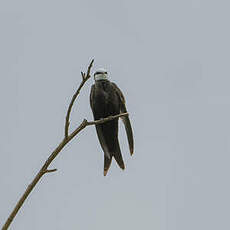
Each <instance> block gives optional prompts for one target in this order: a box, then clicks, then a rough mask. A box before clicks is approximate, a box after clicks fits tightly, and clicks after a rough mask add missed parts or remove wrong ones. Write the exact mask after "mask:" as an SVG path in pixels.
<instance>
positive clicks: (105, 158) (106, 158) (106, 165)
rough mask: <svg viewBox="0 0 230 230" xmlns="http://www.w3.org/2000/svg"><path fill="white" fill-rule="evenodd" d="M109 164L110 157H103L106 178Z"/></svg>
mask: <svg viewBox="0 0 230 230" xmlns="http://www.w3.org/2000/svg"><path fill="white" fill-rule="evenodd" d="M111 162H112V157H110V158H108V157H107V156H106V155H104V176H106V174H107V172H108V171H109V168H110V165H111Z"/></svg>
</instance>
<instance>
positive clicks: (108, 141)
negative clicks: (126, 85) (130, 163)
mask: <svg viewBox="0 0 230 230" xmlns="http://www.w3.org/2000/svg"><path fill="white" fill-rule="evenodd" d="M94 76H95V84H94V85H92V87H91V92H90V106H91V109H92V111H93V115H94V119H95V120H99V119H101V118H105V117H108V116H111V115H116V114H119V113H124V112H127V110H126V106H125V99H124V96H123V94H122V92H121V90H120V89H119V88H118V87H117V86H116V84H114V83H112V82H110V81H109V80H108V79H107V72H106V71H104V72H103V71H102V70H100V71H98V72H96V73H95V75H94ZM122 120H123V122H124V125H125V129H126V133H127V137H128V142H129V148H130V153H131V155H132V154H133V133H132V127H131V124H130V120H129V117H128V116H125V117H123V118H122ZM96 131H97V135H98V139H99V142H100V144H101V147H102V149H103V151H104V175H106V174H107V172H108V170H109V167H110V164H111V161H112V157H114V158H115V160H116V162H117V163H118V165H119V166H120V168H122V169H125V165H124V161H123V158H122V155H121V150H120V146H119V141H118V118H117V119H114V120H111V121H108V122H106V123H103V124H100V125H96Z"/></svg>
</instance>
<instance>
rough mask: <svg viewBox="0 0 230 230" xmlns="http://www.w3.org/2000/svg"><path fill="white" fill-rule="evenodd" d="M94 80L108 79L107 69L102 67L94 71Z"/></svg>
mask: <svg viewBox="0 0 230 230" xmlns="http://www.w3.org/2000/svg"><path fill="white" fill-rule="evenodd" d="M94 80H95V81H100V80H108V73H107V71H106V70H105V69H103V68H100V69H98V70H97V71H96V72H95V73H94Z"/></svg>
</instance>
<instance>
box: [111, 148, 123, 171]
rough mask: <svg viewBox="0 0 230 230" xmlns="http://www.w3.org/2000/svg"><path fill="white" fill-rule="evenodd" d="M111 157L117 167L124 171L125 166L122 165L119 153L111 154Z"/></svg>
mask: <svg viewBox="0 0 230 230" xmlns="http://www.w3.org/2000/svg"><path fill="white" fill-rule="evenodd" d="M113 156H114V158H115V160H116V162H117V164H118V165H119V167H120V168H121V169H123V170H124V169H125V164H124V161H123V158H122V155H121V152H116V153H114V154H113Z"/></svg>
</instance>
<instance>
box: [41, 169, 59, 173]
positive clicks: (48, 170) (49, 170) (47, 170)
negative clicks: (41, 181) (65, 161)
mask: <svg viewBox="0 0 230 230" xmlns="http://www.w3.org/2000/svg"><path fill="white" fill-rule="evenodd" d="M56 171H57V169H46V170H45V171H44V172H43V173H44V174H45V173H52V172H56Z"/></svg>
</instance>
